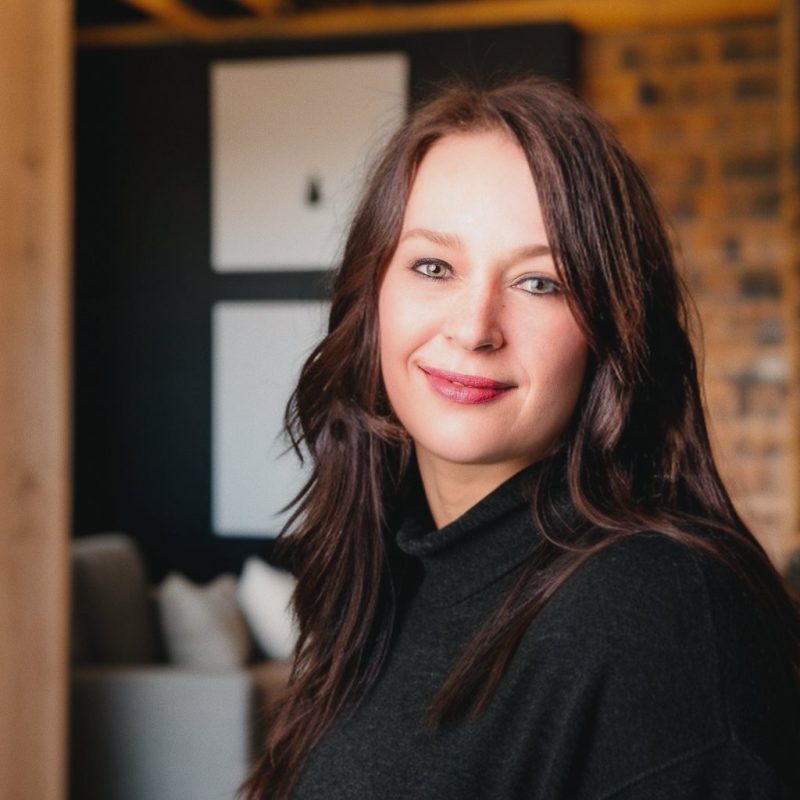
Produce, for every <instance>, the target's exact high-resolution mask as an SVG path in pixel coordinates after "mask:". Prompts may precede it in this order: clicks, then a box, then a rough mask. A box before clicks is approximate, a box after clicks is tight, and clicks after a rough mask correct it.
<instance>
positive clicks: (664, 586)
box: [542, 532, 782, 675]
mask: <svg viewBox="0 0 800 800" xmlns="http://www.w3.org/2000/svg"><path fill="white" fill-rule="evenodd" d="M741 568H742V569H744V570H747V569H748V565H747V564H743V565H742V567H741ZM759 599H760V598H758V597H757V596H756V594H755V593H754V590H753V589H752V588H751V586H750V584H749V583H748V581H747V580H746V578H745V577H744V575H743V574H739V573H737V572H736V571H735V570H734V569H733V568H732V567H731V566H730V565H729V564H726V563H724V562H723V561H722V560H721V559H719V558H717V557H715V556H713V555H711V554H709V553H706V552H704V551H701V550H700V549H699V548H697V547H693V546H691V545H688V544H684V543H683V542H679V541H676V540H675V539H672V538H670V537H668V536H667V535H665V534H661V533H655V532H643V533H639V534H634V535H631V536H628V537H626V538H624V539H620V540H618V541H616V542H613V543H611V544H609V545H608V546H606V547H605V548H604V549H602V550H600V551H599V552H598V553H596V554H594V555H593V556H591V557H590V558H588V559H587V560H586V561H585V562H584V563H583V564H582V565H581V566H580V567H578V568H577V569H576V570H575V572H574V573H573V574H572V575H571V576H570V577H569V578H568V579H567V580H566V581H565V582H564V584H563V585H562V586H561V588H560V589H559V590H558V591H557V592H556V593H555V594H554V596H553V598H552V600H551V602H550V604H549V607H546V608H545V610H544V611H543V614H542V620H543V622H544V621H549V622H551V623H553V624H556V625H557V626H559V627H560V628H561V629H562V630H563V631H571V632H573V634H574V635H575V637H576V642H582V643H584V644H585V646H586V647H591V648H592V649H593V650H595V651H597V650H598V649H599V651H600V652H603V651H610V652H611V653H613V654H614V656H615V657H616V658H618V659H622V661H624V658H623V655H624V653H623V654H621V651H622V650H624V648H625V646H626V645H632V644H634V643H635V644H636V649H635V650H630V649H628V650H627V653H628V654H629V656H630V658H631V659H633V660H634V663H635V666H636V667H637V669H642V668H646V667H647V666H648V662H647V660H646V659H647V657H648V656H649V658H650V661H653V659H657V658H659V657H662V658H669V659H670V663H671V665H672V668H673V669H678V668H680V667H681V666H684V667H685V669H686V670H687V671H690V673H691V674H693V675H697V674H698V671H699V669H700V667H701V666H702V667H703V668H704V669H705V670H706V671H708V672H709V673H710V672H711V671H712V670H713V669H714V668H717V669H718V671H720V672H724V673H725V674H726V675H729V674H730V673H731V669H730V667H727V666H725V665H727V664H729V662H731V660H732V659H736V658H740V657H741V656H743V655H744V654H746V653H749V651H751V650H752V649H753V647H756V649H757V650H758V652H759V653H761V654H762V655H763V656H764V660H765V661H768V660H769V657H771V655H770V656H768V654H773V651H774V648H775V647H777V644H778V642H779V641H780V639H781V633H782V632H781V631H780V630H779V629H778V628H777V627H775V625H777V623H775V621H774V620H771V619H770V618H769V615H768V614H766V612H764V611H763V610H760V609H761V604H760V602H759ZM773 623H775V625H773ZM775 652H776V651H775ZM751 655H752V653H749V655H748V659H745V660H748V661H751V660H752V659H751V658H750V656H751ZM740 663H741V659H740ZM751 666H754V665H751ZM723 667H724V669H723Z"/></svg>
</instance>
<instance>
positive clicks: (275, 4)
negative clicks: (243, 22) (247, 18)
mask: <svg viewBox="0 0 800 800" xmlns="http://www.w3.org/2000/svg"><path fill="white" fill-rule="evenodd" d="M236 2H237V3H238V4H239V5H240V6H243V7H244V8H246V9H248V10H249V11H252V12H253V14H255V15H256V16H259V17H267V19H272V18H273V17H275V16H276V15H277V13H278V11H279V9H280V7H281V0H236Z"/></svg>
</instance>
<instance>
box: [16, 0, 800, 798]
mask: <svg viewBox="0 0 800 800" xmlns="http://www.w3.org/2000/svg"><path fill="white" fill-rule="evenodd" d="M799 34H800V0H736V1H734V0H672V2H670V3H668V4H667V3H663V4H657V3H648V2H642V0H610V1H609V0H607V1H606V2H596V1H595V0H513V1H511V2H492V1H491V0H459V1H458V2H419V1H416V0H407V1H406V2H398V0H395V2H384V1H383V0H373V2H360V1H359V0H340V2H336V1H335V0H282V1H281V0H278V1H277V2H276V0H116V1H112V0H73V2H72V3H71V4H68V3H63V2H61V1H60V0H4V3H3V5H2V9H0V164H2V169H1V170H0V186H1V187H2V195H0V196H1V197H2V203H1V204H0V210H1V211H0V213H1V214H2V221H1V222H0V248H2V249H0V409H2V410H1V411H0V455H1V456H2V459H0V535H1V536H2V539H0V576H1V577H0V620H2V626H1V628H0V664H1V666H0V704H1V705H0V726H2V733H3V735H2V736H0V798H21V797H24V798H42V800H49V798H58V797H65V796H67V795H69V796H72V797H75V798H79V797H125V798H136V797H141V798H145V797H148V798H149V797H187V798H189V797H191V798H193V799H194V800H201V799H202V797H205V796H209V797H211V796H230V794H232V791H233V789H234V788H235V785H236V782H237V781H238V780H240V779H241V778H242V777H243V773H244V770H245V769H246V766H247V763H248V761H249V759H250V758H251V757H252V752H253V748H254V746H255V745H254V743H255V742H256V741H257V739H258V735H259V733H258V726H257V724H256V722H254V719H255V717H257V713H258V712H257V709H258V707H259V706H258V703H260V702H262V701H263V697H264V695H265V694H269V692H271V691H272V690H273V689H274V688H275V687H276V686H278V685H280V682H281V680H282V677H281V674H279V672H275V669H274V668H275V665H276V664H277V665H279V666H280V665H282V664H283V660H282V659H283V657H284V655H285V653H284V652H283V651H282V650H281V645H280V643H278V644H276V642H277V641H278V639H276V638H275V635H274V634H275V630H276V628H275V625H277V626H278V628H280V625H281V624H282V623H281V622H280V621H277V622H273V621H271V620H265V619H259V618H257V616H256V617H254V616H253V612H252V609H253V607H254V606H259V605H261V606H262V607H263V606H264V605H265V604H269V603H272V604H273V605H276V604H277V605H280V603H281V601H282V598H284V597H285V592H286V591H290V586H289V585H288V584H286V583H285V581H284V579H285V577H286V576H285V574H283V573H281V572H280V571H279V570H277V569H275V565H274V564H273V563H272V562H273V558H272V541H273V537H274V534H275V533H276V532H277V530H278V529H279V527H280V523H281V520H282V517H281V515H280V507H281V506H282V505H283V504H285V503H286V502H287V501H288V500H289V499H290V498H291V496H292V494H293V492H294V491H295V490H296V488H297V487H298V486H299V485H300V481H301V480H302V472H301V471H299V470H298V468H297V467H296V465H295V464H294V462H293V461H292V459H291V458H287V456H285V455H281V452H282V446H281V445H280V443H279V442H276V439H275V435H276V433H277V431H278V427H279V414H280V409H281V407H282V405H283V404H284V403H285V400H286V397H287V394H288V391H289V387H290V385H291V380H292V377H293V375H294V372H295V371H296V369H297V366H298V364H299V363H300V361H301V360H302V357H303V355H304V354H305V353H307V352H308V349H309V348H310V347H311V345H312V343H313V341H314V338H315V337H316V336H317V335H318V334H319V331H320V330H321V327H322V325H323V324H324V313H325V307H326V306H325V302H326V287H327V277H328V275H329V270H330V268H331V267H332V266H333V265H334V264H335V262H336V258H337V255H338V252H339V250H340V248H341V233H342V229H343V225H344V224H345V222H346V219H347V216H348V214H349V211H350V209H351V208H352V204H353V202H354V198H355V197H356V195H357V191H358V186H359V182H360V180H361V178H362V176H363V172H364V169H365V167H366V164H367V162H368V160H369V155H370V154H371V153H373V152H375V150H376V149H377V148H378V147H379V146H380V144H381V142H382V141H384V140H385V137H386V135H388V133H389V131H390V130H391V128H392V126H393V125H394V124H396V123H397V121H398V120H399V119H401V118H402V115H403V114H404V113H405V111H406V110H407V109H408V108H409V107H410V106H411V105H412V104H413V103H414V102H416V101H418V100H419V99H421V98H423V97H424V96H425V94H426V93H427V92H428V91H430V90H431V88H432V87H433V86H435V85H436V83H437V82H439V81H441V80H443V79H447V78H449V77H454V76H459V75H461V76H466V77H468V78H473V79H479V80H480V79H488V78H493V77H499V76H503V75H511V74H514V73H517V72H531V71H534V72H539V73H543V74H548V75H551V76H553V77H555V78H558V79H560V80H563V81H565V82H566V83H568V84H570V85H572V86H573V87H574V88H575V89H576V90H577V91H578V92H580V93H581V94H582V95H583V96H584V97H586V99H587V100H588V101H589V102H590V103H591V104H592V105H593V106H594V107H595V108H596V109H597V110H598V111H599V112H600V113H601V114H602V115H604V116H605V117H606V118H607V119H608V120H609V121H610V122H611V124H612V125H613V126H614V128H615V129H616V130H617V132H618V133H619V135H620V137H621V138H622V140H623V142H624V143H625V144H626V145H627V146H628V148H629V149H630V150H631V152H632V153H633V155H634V157H635V158H636V159H637V160H638V162H639V163H640V164H641V166H642V167H643V168H644V170H645V172H646V174H647V176H648V178H649V180H650V182H651V184H652V186H653V188H654V190H655V193H656V195H657V197H658V199H659V200H660V202H661V204H662V207H663V209H664V212H665V214H666V216H667V218H668V220H669V223H670V226H671V231H672V234H673V237H674V241H675V245H676V248H677V249H678V251H679V254H680V262H681V265H682V269H683V271H684V275H685V278H686V281H687V283H688V284H689V287H690V289H691V291H692V294H693V296H694V299H695V302H696V304H697V310H698V321H699V324H698V327H697V331H696V334H695V335H696V338H697V341H698V344H699V345H700V346H701V347H702V349H703V353H704V356H703V374H704V384H705V392H706V399H707V410H708V415H709V420H710V424H711V430H712V435H713V439H714V446H715V448H716V452H717V456H718V461H719V464H720V467H721V469H722V472H723V476H724V477H725V479H726V481H727V483H728V485H729V487H730V489H731V492H732V494H733V497H734V500H735V502H736V503H737V506H738V508H739V510H740V512H741V513H742V515H743V517H744V518H745V520H746V521H747V522H748V523H749V524H750V525H751V526H752V529H753V531H754V532H755V534H756V536H757V537H758V538H759V540H760V542H761V543H762V544H763V546H764V547H765V549H766V550H767V552H768V553H769V555H770V557H771V558H772V559H773V561H774V563H775V564H776V566H777V567H778V568H779V569H780V570H781V571H784V572H786V571H788V570H791V569H792V568H793V567H792V564H793V561H792V557H793V554H794V553H795V552H796V551H797V550H798V548H800V463H799V460H800V424H799V423H800V418H799V417H798V411H799V409H798V392H797V389H798V377H800V352H799V351H798V347H799V345H800V328H798V309H799V308H800V306H799V305H798V303H799V302H800V271H799V266H800V265H799V264H798V261H799V260H800V258H799V256H798V253H800V248H799V247H798V244H800V242H798V236H800V233H799V232H800V193H798V183H799V182H800V111H799V110H798V109H800V105H799V104H798V100H800V89H799V87H800V41H799V39H800V35H799ZM794 568H795V569H796V565H795V567H794ZM176 598H177V599H176ZM220 598H222V599H220ZM226 603H227V605H225V604H226ZM187 608H188V609H189V610H188V612H186V611H185V609H187ZM220 609H223V611H220ZM179 612H180V613H179ZM187 615H188V616H187ZM203 615H206V616H203ZM209 615H210V616H209ZM226 615H227V616H226ZM222 617H225V619H226V623H225V625H223V624H222V622H220V620H221V619H222ZM234 617H235V619H234ZM187 618H188V619H189V621H188V622H187ZM212 618H213V619H212ZM175 620H178V622H176V621H175ZM198 620H199V622H198ZM192 621H193V622H192ZM192 624H194V625H195V626H196V627H197V626H198V625H199V627H200V630H201V631H204V632H205V634H207V633H208V631H209V630H211V629H212V628H213V627H214V625H217V624H219V638H218V641H217V643H216V646H217V650H216V651H215V652H214V653H211V654H209V653H210V651H209V649H208V642H207V641H205V640H204V641H203V642H202V645H203V648H205V649H204V652H202V653H200V650H201V649H203V648H200V647H199V645H197V646H196V641H195V640H191V641H189V639H188V638H187V637H189V634H188V633H187V630H189V629H190V628H191V626H192ZM237 626H238V627H237ZM176 630H177V631H178V632H177V633H176ZM283 633H284V634H285V631H283ZM101 634H102V635H101ZM122 634H124V635H122ZM287 635H288V634H287ZM201 638H202V637H201ZM208 638H209V636H208V635H206V639H208ZM278 638H280V637H278ZM187 641H189V644H187ZM233 651H236V652H237V653H238V655H237V656H236V657H233V656H232V655H231V653H232V652H233ZM220 653H222V655H220ZM265 670H266V672H265ZM270 670H272V671H271V672H270ZM254 693H255V694H257V695H258V697H259V698H260V699H259V700H257V701H253V700H252V698H253V696H255V695H254ZM259 693H260V694H259ZM209 698H210V699H211V702H209ZM254 702H255V705H254ZM254 709H255V710H254ZM198 731H199V733H198ZM195 737H196V738H195ZM181 741H183V742H184V746H185V747H186V748H187V750H186V753H182V752H179V751H176V750H175V749H174V748H176V747H179V745H178V744H177V743H178V742H181ZM223 741H224V742H227V743H228V744H227V745H222V744H220V742H223ZM226 747H228V749H226ZM170 748H172V752H170ZM231 748H233V749H231ZM237 748H238V749H237ZM159 759H160V760H159ZM70 761H71V764H72V767H71V769H70V766H69V765H70ZM170 761H171V762H172V765H170V763H169V762H170ZM70 774H71V776H72V777H71V783H70V777H69V776H70ZM190 774H191V775H193V776H194V777H193V778H192V779H191V780H190V779H189V778H188V777H186V776H188V775H190ZM192 780H194V781H195V783H192ZM215 781H216V783H215ZM227 788H230V792H228V794H227V795H226V794H225V792H226V791H227Z"/></svg>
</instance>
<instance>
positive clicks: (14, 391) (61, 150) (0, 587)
mask: <svg viewBox="0 0 800 800" xmlns="http://www.w3.org/2000/svg"><path fill="white" fill-rule="evenodd" d="M72 24H73V23H72V5H71V3H65V2H63V0H3V2H2V3H0V80H2V90H1V91H0V120H2V124H0V220H2V221H1V222H0V797H2V798H37V800H61V798H64V797H65V793H66V778H67V769H66V752H67V726H66V717H67V659H68V652H69V647H68V618H69V616H68V615H69V591H68V545H69V540H68V535H69V516H70V514H69V508H70V499H71V491H70V482H69V464H70V452H69V450H70V447H69V438H70V436H69V432H70V429H71V422H70V400H69V397H70V375H71V368H70V342H71V339H72V328H71V320H70V312H71V302H70V297H71V290H72V285H71V283H72V282H71V277H70V261H71V256H70V249H71V248H70V240H71V229H72V225H71V223H72V220H71V212H70V207H71V203H70V197H71V194H72V192H71V187H70V182H71V177H70V172H71V168H70V161H71V157H70V153H71V126H70V115H71V111H70V110H71V107H72V98H71V93H72V80H71V76H72V56H73V54H72Z"/></svg>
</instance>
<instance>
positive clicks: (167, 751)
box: [70, 662, 288, 800]
mask: <svg viewBox="0 0 800 800" xmlns="http://www.w3.org/2000/svg"><path fill="white" fill-rule="evenodd" d="M286 677H288V665H287V664H284V663H280V662H274V663H271V664H263V665H258V666H256V667H252V668H249V669H243V670H234V671H230V672H219V673H211V672H194V671H190V670H186V669H181V668H176V667H171V666H134V667H108V666H103V667H82V668H76V669H74V670H73V674H72V688H71V702H72V708H71V713H70V717H71V739H70V741H71V753H70V769H71V775H70V785H71V792H70V797H71V800H100V799H101V798H102V800H162V798H163V800H231V798H233V796H234V794H235V792H236V790H237V788H238V786H239V784H240V783H241V782H242V780H244V778H245V776H246V774H247V771H248V769H249V766H250V761H251V757H252V752H253V750H252V748H253V744H254V742H253V725H254V720H255V718H256V717H260V716H261V715H260V708H261V707H262V706H263V703H264V701H265V698H266V697H267V696H268V695H269V694H270V693H272V692H274V691H276V690H277V689H278V688H279V687H280V686H281V685H282V681H283V682H285V679H286Z"/></svg>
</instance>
